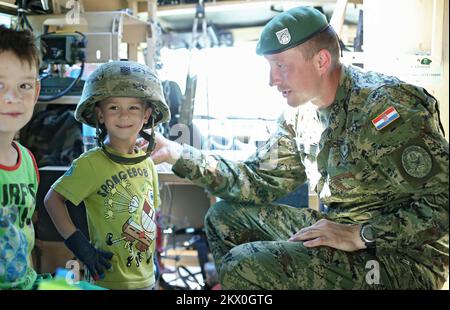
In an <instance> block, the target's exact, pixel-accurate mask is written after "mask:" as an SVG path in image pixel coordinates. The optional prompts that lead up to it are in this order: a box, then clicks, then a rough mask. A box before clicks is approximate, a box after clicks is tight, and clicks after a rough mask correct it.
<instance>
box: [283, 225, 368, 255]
mask: <svg viewBox="0 0 450 310" xmlns="http://www.w3.org/2000/svg"><path fill="white" fill-rule="evenodd" d="M360 227H361V226H360V225H346V224H340V223H336V222H332V221H329V220H326V219H321V220H319V221H317V222H316V223H315V224H314V225H311V226H309V227H305V228H302V229H301V230H300V231H299V232H297V233H296V234H295V235H293V236H292V237H291V238H289V241H304V242H303V245H304V246H305V247H308V248H313V247H317V246H329V247H331V248H335V249H338V250H343V251H346V252H353V251H357V250H360V249H365V248H366V246H365V245H364V242H363V241H362V240H361V237H360V236H359V230H360Z"/></svg>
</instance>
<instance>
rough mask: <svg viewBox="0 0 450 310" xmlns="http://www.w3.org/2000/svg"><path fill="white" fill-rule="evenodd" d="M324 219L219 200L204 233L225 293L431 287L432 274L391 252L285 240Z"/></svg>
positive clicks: (306, 212) (303, 211) (311, 213)
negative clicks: (378, 254)
mask: <svg viewBox="0 0 450 310" xmlns="http://www.w3.org/2000/svg"><path fill="white" fill-rule="evenodd" d="M323 217H324V215H323V214H321V213H319V212H317V211H315V210H312V209H297V208H292V207H288V206H285V205H274V204H270V205H240V204H231V203H227V202H225V201H221V202H218V203H217V204H215V205H214V206H213V207H212V208H210V210H209V211H208V213H207V215H206V218H205V226H206V233H207V237H208V243H209V246H210V249H211V252H212V254H213V256H214V259H215V263H216V267H217V270H218V272H219V277H220V282H221V285H222V287H223V288H224V289H244V290H245V289H273V290H277V289H278V290H282V289H433V288H434V285H433V284H432V283H434V281H433V275H432V274H431V273H430V274H428V273H427V272H424V271H423V270H422V269H417V268H416V267H417V266H415V264H413V263H411V262H409V261H405V259H404V258H402V257H401V256H400V255H396V254H395V253H394V254H393V255H390V256H384V257H376V256H375V254H374V253H372V252H371V251H367V250H360V251H355V252H344V251H341V250H336V249H333V248H330V247H317V248H306V247H304V246H303V244H302V242H290V241H287V240H288V238H289V237H291V236H292V235H293V234H294V233H296V232H298V231H299V230H300V229H301V228H303V227H307V226H310V225H312V224H314V223H315V222H316V221H317V220H319V219H320V218H323Z"/></svg>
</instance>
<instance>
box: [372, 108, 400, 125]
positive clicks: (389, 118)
mask: <svg viewBox="0 0 450 310" xmlns="http://www.w3.org/2000/svg"><path fill="white" fill-rule="evenodd" d="M399 117H400V114H398V112H397V110H395V108H394V107H389V108H387V110H386V111H384V112H383V113H381V114H380V115H378V116H377V117H376V118H374V119H373V120H372V124H373V125H374V126H375V128H376V129H377V130H381V129H383V128H384V127H386V126H387V125H389V124H390V123H392V122H393V121H395V120H396V119H397V118H399Z"/></svg>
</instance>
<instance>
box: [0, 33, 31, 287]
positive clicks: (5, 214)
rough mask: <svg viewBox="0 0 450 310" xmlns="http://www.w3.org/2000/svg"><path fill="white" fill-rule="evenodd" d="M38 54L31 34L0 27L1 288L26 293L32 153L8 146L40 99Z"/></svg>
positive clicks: (28, 275) (29, 239) (13, 142)
mask: <svg viewBox="0 0 450 310" xmlns="http://www.w3.org/2000/svg"><path fill="white" fill-rule="evenodd" d="M38 72H39V51H38V49H37V47H36V45H35V43H34V38H33V35H32V33H30V32H28V31H15V30H11V29H8V28H6V27H4V26H1V25H0V289H31V288H32V287H33V284H34V282H35V280H36V277H37V275H36V272H35V271H34V270H33V267H32V263H31V256H30V254H31V250H32V249H33V246H34V228H33V223H32V221H31V217H32V215H33V212H34V208H35V201H36V192H37V187H38V183H39V174H38V170H37V166H36V162H35V160H34V157H33V155H32V154H31V152H30V151H29V150H28V149H26V148H25V147H24V146H22V145H20V144H19V143H18V142H15V141H13V139H14V136H15V134H16V133H17V132H18V131H19V130H20V129H21V128H22V127H23V126H25V124H26V123H28V121H29V120H30V119H31V116H32V115H33V109H34V105H35V104H36V101H37V99H38V96H39V90H40V84H39V81H38Z"/></svg>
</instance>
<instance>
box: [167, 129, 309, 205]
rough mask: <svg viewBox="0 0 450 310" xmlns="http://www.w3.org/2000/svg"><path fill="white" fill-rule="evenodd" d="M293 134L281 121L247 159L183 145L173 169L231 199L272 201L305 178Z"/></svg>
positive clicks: (218, 194) (180, 174)
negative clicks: (224, 156) (211, 154)
mask: <svg viewBox="0 0 450 310" xmlns="http://www.w3.org/2000/svg"><path fill="white" fill-rule="evenodd" d="M294 137H295V133H294V131H293V130H292V128H290V127H289V126H287V125H286V123H285V122H283V121H279V122H278V130H277V132H276V133H274V134H273V135H272V136H271V137H270V139H269V140H268V141H267V142H266V144H265V145H264V146H263V147H261V148H259V149H258V150H257V151H256V153H255V154H254V155H252V156H251V157H250V158H249V159H247V160H246V161H244V162H232V161H228V160H225V159H223V158H222V157H220V156H206V155H205V154H203V153H202V152H201V151H199V150H197V149H194V148H192V147H190V146H186V145H184V146H183V151H182V154H181V157H180V159H179V160H178V161H177V162H176V163H175V165H174V166H173V169H172V170H173V171H174V173H175V174H177V175H178V176H181V177H186V178H189V179H190V180H192V181H193V182H194V183H195V184H198V185H200V186H202V187H205V188H207V189H208V190H209V191H210V192H211V193H212V194H213V195H216V196H219V197H221V198H223V199H226V200H229V201H238V202H245V203H266V202H270V201H273V200H275V199H277V198H279V197H282V196H283V195H285V194H286V193H288V192H290V191H292V190H293V189H295V188H296V187H297V186H299V185H300V184H303V183H304V182H305V181H306V174H305V168H304V166H303V164H302V161H301V159H300V154H299V153H298V151H297V146H296V143H295V139H294Z"/></svg>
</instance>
